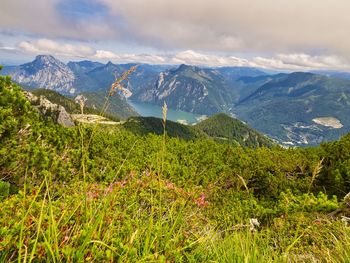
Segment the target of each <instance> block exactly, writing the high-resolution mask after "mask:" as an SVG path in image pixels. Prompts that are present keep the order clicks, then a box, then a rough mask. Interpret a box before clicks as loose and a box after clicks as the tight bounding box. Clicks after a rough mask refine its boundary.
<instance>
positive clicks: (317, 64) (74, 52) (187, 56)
mask: <svg viewBox="0 0 350 263" xmlns="http://www.w3.org/2000/svg"><path fill="white" fill-rule="evenodd" d="M5 49H6V51H9V52H10V51H16V52H18V51H21V52H23V53H25V54H34V55H38V54H51V55H54V56H57V57H63V58H64V59H65V60H67V59H73V60H74V59H90V60H98V61H103V62H106V61H112V62H114V63H132V62H134V63H148V64H189V65H198V66H210V67H223V66H232V67H259V68H265V69H274V70H288V71H305V70H341V71H350V64H349V63H348V62H347V61H346V60H344V59H342V58H340V57H338V56H335V55H330V56H320V55H318V56H312V55H308V54H304V53H291V54H285V53H284V54H283V53H282V54H277V55H275V56H273V57H262V56H256V57H253V58H251V59H246V58H240V57H235V56H219V55H213V54H206V53H201V52H196V51H193V50H186V51H182V52H178V53H175V54H167V55H152V54H125V53H116V52H113V51H110V50H95V49H94V48H92V47H89V46H86V45H79V44H64V43H60V42H56V41H53V40H50V39H39V40H37V41H31V42H30V41H23V42H20V43H19V44H18V45H17V47H16V48H14V47H0V50H5Z"/></svg>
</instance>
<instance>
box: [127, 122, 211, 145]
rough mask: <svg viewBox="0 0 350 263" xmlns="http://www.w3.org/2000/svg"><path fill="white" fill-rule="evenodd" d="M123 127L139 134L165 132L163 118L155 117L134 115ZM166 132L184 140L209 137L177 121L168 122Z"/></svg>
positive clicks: (159, 133)
mask: <svg viewBox="0 0 350 263" xmlns="http://www.w3.org/2000/svg"><path fill="white" fill-rule="evenodd" d="M123 128H125V129H126V130H128V131H131V132H133V133H136V134H139V135H146V134H149V133H153V134H157V135H161V134H163V133H164V126H163V120H162V119H159V118H154V117H132V118H129V119H128V120H127V121H126V122H125V123H124V124H123ZM166 134H167V135H168V136H169V137H176V138H179V139H184V140H194V139H199V138H209V136H207V135H206V134H205V133H204V132H202V131H200V130H198V129H195V128H193V127H192V126H188V125H183V124H180V123H177V122H173V121H169V120H167V122H166Z"/></svg>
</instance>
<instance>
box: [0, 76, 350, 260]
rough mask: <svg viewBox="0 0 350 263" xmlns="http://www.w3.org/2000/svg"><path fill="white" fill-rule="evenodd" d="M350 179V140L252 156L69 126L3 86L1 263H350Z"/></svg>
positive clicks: (7, 83)
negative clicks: (44, 114) (349, 198)
mask: <svg viewBox="0 0 350 263" xmlns="http://www.w3.org/2000/svg"><path fill="white" fill-rule="evenodd" d="M349 171H350V134H349V135H347V136H345V137H343V138H342V139H341V140H339V141H337V142H334V143H328V144H325V145H322V146H321V147H318V148H309V149H282V148H280V147H272V148H264V147H263V148H257V149H252V148H242V147H234V146H232V145H231V144H218V143H216V142H214V141H212V140H209V139H206V138H205V137H200V138H199V139H195V140H188V141H185V140H181V139H177V138H170V137H167V136H165V135H155V134H147V135H142V134H135V133H132V132H130V131H128V130H125V129H123V128H117V127H113V128H112V127H109V128H108V129H105V127H103V126H93V127H91V126H82V125H80V126H79V127H76V128H71V129H67V128H63V127H61V126H58V125H56V124H54V123H53V122H52V121H50V119H43V118H42V117H41V116H40V115H39V114H38V113H37V112H36V110H35V109H34V108H33V107H32V106H31V105H30V103H29V102H28V101H27V100H26V99H25V97H24V96H23V94H22V92H21V89H20V88H19V87H17V86H16V85H15V84H13V83H12V82H11V80H10V79H9V78H6V77H1V78H0V200H1V201H0V202H1V203H0V261H1V262H3V261H4V262H14V261H17V262H32V261H34V262H61V261H62V262H80V261H94V262H108V261H111V262H137V261H143V262H182V261H184V262H272V261H274V262H316V261H321V262H322V261H323V262H349V261H350V249H349V247H350V229H349V227H348V226H347V225H346V224H345V223H346V217H343V221H342V220H341V218H342V217H341V216H348V215H349V212H348V210H349V209H348V208H347V207H348V203H347V202H346V201H347V200H344V196H345V195H346V194H347V193H348V192H349V191H350V173H349ZM334 211H336V212H335V213H332V212H334ZM329 213H332V214H331V215H332V216H330V215H329Z"/></svg>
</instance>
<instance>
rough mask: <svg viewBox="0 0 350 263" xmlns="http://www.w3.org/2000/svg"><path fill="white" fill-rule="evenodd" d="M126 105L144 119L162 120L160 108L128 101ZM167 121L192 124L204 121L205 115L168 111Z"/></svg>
mask: <svg viewBox="0 0 350 263" xmlns="http://www.w3.org/2000/svg"><path fill="white" fill-rule="evenodd" d="M128 103H129V104H130V105H131V106H132V107H134V109H135V110H136V111H137V112H138V113H139V114H140V115H141V116H144V117H157V118H163V116H162V107H160V106H158V105H154V104H151V103H144V102H137V101H130V100H129V101H128ZM167 119H168V120H171V121H177V122H180V123H184V124H194V123H197V122H199V121H200V120H201V119H205V115H198V114H193V113H190V112H185V111H180V110H173V109H168V115H167Z"/></svg>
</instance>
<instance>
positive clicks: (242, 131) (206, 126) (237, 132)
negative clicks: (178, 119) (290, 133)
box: [195, 113, 273, 147]
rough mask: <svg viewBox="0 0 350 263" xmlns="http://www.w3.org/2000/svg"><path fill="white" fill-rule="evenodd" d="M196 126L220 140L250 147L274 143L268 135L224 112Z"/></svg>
mask: <svg viewBox="0 0 350 263" xmlns="http://www.w3.org/2000/svg"><path fill="white" fill-rule="evenodd" d="M195 127H196V128H198V129H199V130H202V131H203V132H205V133H206V134H208V135H209V136H210V137H213V138H214V139H215V140H217V141H219V142H228V143H232V144H236V145H241V146H250V147H258V146H272V145H273V142H272V141H271V140H270V139H268V138H267V137H266V136H264V135H262V134H260V133H258V132H257V131H255V130H253V129H251V128H250V127H249V126H248V125H246V124H244V123H243V122H241V121H239V120H237V119H234V118H231V117H230V116H228V115H226V114H224V113H219V114H216V115H213V116H211V117H209V118H208V119H206V120H204V121H201V122H200V123H198V124H196V125H195Z"/></svg>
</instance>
